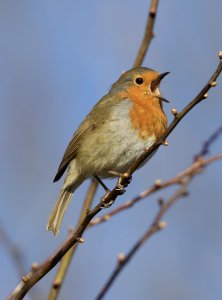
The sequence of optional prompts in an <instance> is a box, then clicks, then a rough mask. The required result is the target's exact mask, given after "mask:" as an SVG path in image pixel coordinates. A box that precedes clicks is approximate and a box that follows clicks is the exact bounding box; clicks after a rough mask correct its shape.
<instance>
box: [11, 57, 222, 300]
mask: <svg viewBox="0 0 222 300" xmlns="http://www.w3.org/2000/svg"><path fill="white" fill-rule="evenodd" d="M219 58H220V62H219V64H218V67H217V69H216V70H215V72H214V73H213V75H212V77H211V78H210V80H209V81H208V82H207V84H206V85H205V86H204V87H203V88H202V90H201V91H200V92H199V94H198V95H197V96H196V97H195V98H194V99H193V100H192V101H191V102H190V103H189V104H188V105H187V106H186V107H185V108H184V109H183V110H182V112H180V113H178V115H177V116H176V117H175V118H174V120H173V121H172V122H171V124H170V125H169V127H168V128H167V130H166V132H165V133H164V135H163V136H162V137H161V138H160V139H159V140H158V141H157V142H156V143H155V144H154V145H153V146H152V147H150V148H149V150H147V151H145V152H144V154H143V155H142V157H141V158H140V159H138V160H137V161H135V163H133V164H132V166H131V167H130V168H129V170H128V172H127V173H126V174H123V176H122V177H121V178H120V182H123V183H124V182H126V181H127V180H128V179H129V177H130V176H131V175H132V174H133V172H134V171H135V170H136V169H137V168H138V166H139V165H140V164H141V163H142V162H143V161H144V160H145V159H146V158H147V157H148V156H150V155H151V154H153V152H154V151H155V150H156V149H157V148H159V146H160V145H161V144H162V143H163V142H164V141H165V140H166V138H167V137H168V136H169V134H170V133H171V132H172V131H173V130H174V128H175V127H176V126H177V125H178V124H179V122H180V121H181V120H182V119H183V118H184V117H185V115H186V114H187V113H188V112H189V111H190V110H191V109H192V108H193V107H195V106H196V105H197V104H198V103H199V102H201V101H202V100H203V99H206V93H207V92H208V91H209V90H210V88H211V87H212V82H215V81H216V79H217V77H218V76H219V74H220V73H221V71H222V55H219ZM126 179H127V180H126ZM120 195H122V191H121V190H120V189H119V188H118V185H116V186H115V188H114V189H113V190H112V191H111V192H110V193H109V194H107V195H105V196H104V197H103V202H102V204H101V203H99V204H97V205H96V206H95V207H94V208H93V209H92V210H91V211H90V212H89V213H88V214H87V215H86V216H85V218H84V219H83V220H82V222H81V223H80V224H79V226H78V227H77V229H76V231H75V232H74V233H73V234H72V235H71V236H70V237H69V238H68V239H67V240H66V241H65V242H64V243H63V244H62V246H61V247H60V248H59V250H57V251H56V252H55V253H54V254H52V255H51V256H50V257H49V258H48V259H47V260H46V261H45V262H43V263H42V264H41V265H39V267H38V268H37V270H36V271H32V272H30V273H28V274H27V275H26V276H24V277H23V284H22V285H21V284H19V286H20V289H19V290H18V289H17V290H18V293H17V296H16V298H15V299H17V300H19V299H22V298H23V297H24V296H25V295H26V294H27V292H28V291H29V290H30V289H31V287H32V286H33V285H34V284H35V283H36V282H38V281H39V280H40V279H41V278H42V277H43V276H45V274H47V273H48V272H49V271H50V270H51V269H52V268H53V267H54V266H55V265H56V264H57V263H58V262H59V261H60V260H61V258H62V257H63V256H64V255H65V254H66V253H67V252H68V251H69V249H70V248H71V247H73V246H74V245H75V244H76V243H77V242H79V239H80V238H81V236H82V234H83V232H84V231H85V229H86V227H87V226H88V225H89V223H90V221H91V220H92V219H93V217H94V216H96V215H97V214H98V213H99V212H100V211H101V210H102V209H103V208H105V207H106V204H109V203H110V202H112V201H114V200H115V199H116V198H117V197H118V196H120ZM9 299H13V298H9Z"/></svg>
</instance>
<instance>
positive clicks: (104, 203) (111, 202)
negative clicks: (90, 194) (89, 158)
mask: <svg viewBox="0 0 222 300" xmlns="http://www.w3.org/2000/svg"><path fill="white" fill-rule="evenodd" d="M94 178H95V179H96V180H97V181H98V182H99V184H100V185H101V186H102V187H103V188H104V190H105V192H106V194H105V196H104V197H102V198H101V203H102V207H104V208H108V207H110V206H111V205H112V204H113V203H114V200H111V201H109V202H106V201H107V200H106V199H107V198H108V197H109V195H110V193H111V192H110V190H109V189H108V187H107V186H106V185H105V183H104V182H103V181H102V180H101V179H100V178H99V176H97V175H94Z"/></svg>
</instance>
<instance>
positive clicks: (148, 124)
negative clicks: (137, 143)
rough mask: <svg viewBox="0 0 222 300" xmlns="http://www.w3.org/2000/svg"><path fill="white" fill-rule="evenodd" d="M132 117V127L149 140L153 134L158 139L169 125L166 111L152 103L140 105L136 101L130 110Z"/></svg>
mask: <svg viewBox="0 0 222 300" xmlns="http://www.w3.org/2000/svg"><path fill="white" fill-rule="evenodd" d="M130 119H131V124H132V128H134V129H135V130H136V131H137V132H138V135H139V136H140V137H141V138H142V139H143V140H147V139H148V138H149V137H151V136H154V137H156V139H158V138H159V137H160V136H161V135H162V134H163V133H164V131H165V130H166V126H167V120H166V116H165V114H164V112H163V111H162V109H161V108H160V107H157V106H156V105H153V104H152V103H149V104H146V105H140V104H137V103H135V102H134V103H133V106H132V108H131V111H130Z"/></svg>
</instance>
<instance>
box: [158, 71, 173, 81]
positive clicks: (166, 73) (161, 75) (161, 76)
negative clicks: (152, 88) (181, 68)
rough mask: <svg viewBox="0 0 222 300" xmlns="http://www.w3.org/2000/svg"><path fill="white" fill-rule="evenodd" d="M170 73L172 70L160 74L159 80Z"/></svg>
mask: <svg viewBox="0 0 222 300" xmlns="http://www.w3.org/2000/svg"><path fill="white" fill-rule="evenodd" d="M168 74H170V72H165V73H162V74H160V75H159V77H158V81H159V82H160V81H161V80H162V79H163V78H164V77H165V76H167V75H168Z"/></svg>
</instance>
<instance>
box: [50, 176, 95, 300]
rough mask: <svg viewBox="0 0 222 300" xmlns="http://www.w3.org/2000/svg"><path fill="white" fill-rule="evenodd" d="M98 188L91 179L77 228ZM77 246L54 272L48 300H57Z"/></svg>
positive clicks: (75, 246) (67, 254)
mask: <svg viewBox="0 0 222 300" xmlns="http://www.w3.org/2000/svg"><path fill="white" fill-rule="evenodd" d="M97 187H98V182H97V181H96V180H95V179H94V178H93V179H92V181H91V184H90V186H89V189H88V191H87V194H86V198H85V201H84V203H83V207H82V212H81V213H80V217H79V220H78V223H77V226H78V225H79V224H80V223H81V222H82V220H83V219H84V217H85V216H86V214H87V211H89V209H90V208H91V205H92V201H93V199H94V196H95V194H96V190H97ZM77 246H78V244H75V245H74V246H73V247H72V248H71V249H70V251H68V252H67V253H66V255H65V256H64V257H63V258H62V260H61V263H60V265H59V268H58V270H57V272H56V275H55V277H54V279H53V283H52V287H51V289H50V292H49V296H48V300H54V299H57V297H58V295H59V292H60V289H61V286H62V283H63V281H64V279H65V276H66V274H67V271H68V267H69V265H70V263H71V260H72V258H73V255H74V254H75V251H76V249H77Z"/></svg>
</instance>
